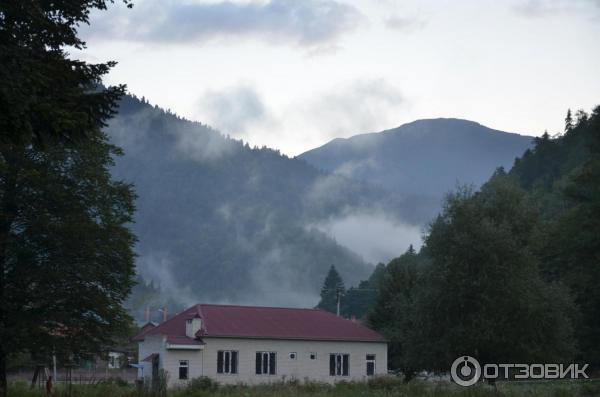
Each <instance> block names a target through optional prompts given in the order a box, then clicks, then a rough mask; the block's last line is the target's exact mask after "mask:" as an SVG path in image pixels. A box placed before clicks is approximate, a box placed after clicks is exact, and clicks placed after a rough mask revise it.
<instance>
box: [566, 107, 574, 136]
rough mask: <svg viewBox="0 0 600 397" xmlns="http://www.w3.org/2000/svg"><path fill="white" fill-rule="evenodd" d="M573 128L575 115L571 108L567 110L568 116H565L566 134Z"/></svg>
mask: <svg viewBox="0 0 600 397" xmlns="http://www.w3.org/2000/svg"><path fill="white" fill-rule="evenodd" d="M572 129H573V116H572V115H571V109H568V110H567V117H565V134H566V133H568V132H569V131H571V130H572Z"/></svg>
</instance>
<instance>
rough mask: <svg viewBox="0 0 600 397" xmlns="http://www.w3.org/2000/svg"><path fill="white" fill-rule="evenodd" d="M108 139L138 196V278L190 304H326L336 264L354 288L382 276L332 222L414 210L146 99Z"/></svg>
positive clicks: (126, 111)
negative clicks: (328, 225)
mask: <svg viewBox="0 0 600 397" xmlns="http://www.w3.org/2000/svg"><path fill="white" fill-rule="evenodd" d="M106 132H107V134H108V135H109V137H110V139H111V142H113V143H114V144H116V145H117V146H119V147H121V148H122V149H123V151H124V156H122V157H120V158H118V159H116V164H115V167H114V169H113V174H114V177H116V178H118V179H122V180H125V181H128V182H131V183H133V184H134V185H135V191H136V193H137V195H138V198H137V202H136V205H137V213H136V217H135V224H134V225H132V227H133V229H134V231H135V233H136V235H137V236H138V239H139V242H138V244H137V247H136V250H137V253H138V258H137V269H138V272H139V273H140V274H141V275H142V276H143V278H144V279H145V280H146V281H150V280H153V281H154V282H155V284H158V285H160V289H161V290H162V291H165V292H166V293H167V294H168V296H169V298H170V300H171V301H175V302H179V303H180V304H190V303H192V302H194V303H196V302H199V301H203V302H214V303H217V302H233V303H253V304H277V305H291V306H310V305H315V304H316V303H317V302H318V292H319V288H320V287H321V282H322V280H323V278H324V276H325V274H326V272H327V269H328V268H329V267H330V266H331V265H332V264H334V265H335V266H336V267H337V268H338V270H339V271H340V273H341V274H342V276H343V277H344V280H345V281H346V283H348V284H349V285H353V284H357V283H358V281H359V280H362V279H365V278H367V277H368V275H369V274H370V273H371V271H372V268H373V267H372V265H370V264H368V263H367V260H365V259H363V257H361V256H360V255H358V254H357V253H355V252H353V251H352V250H351V249H350V248H352V247H345V246H343V245H341V244H340V243H338V242H336V241H335V240H334V239H333V238H332V237H331V234H328V233H327V230H326V229H324V227H323V225H324V222H327V221H328V220H329V219H335V218H336V217H344V216H345V215H347V214H354V213H361V214H362V213H372V212H373V211H375V209H376V210H377V211H381V212H384V213H385V214H386V216H391V217H393V216H396V215H398V214H399V213H400V208H401V206H402V202H401V200H400V199H398V198H397V197H395V196H393V195H389V194H388V193H387V192H385V191H383V190H382V189H378V188H373V187H371V186H367V185H366V184H363V183H357V182H354V181H351V180H349V179H347V178H344V177H342V176H336V175H330V174H328V173H326V172H323V171H319V170H317V169H316V168H314V167H313V166H311V165H309V164H307V163H306V162H305V161H303V160H300V159H291V158H288V157H286V156H284V155H282V154H280V153H279V152H277V151H275V150H272V149H268V148H251V147H250V146H249V145H248V144H244V143H243V142H241V141H237V140H234V139H230V138H228V137H225V136H223V135H221V134H220V133H218V132H217V131H215V130H213V129H211V128H210V127H208V126H206V125H203V124H200V123H196V122H191V121H188V120H185V119H182V118H180V117H177V116H176V115H174V114H172V113H170V112H168V111H164V110H162V109H160V108H158V107H153V106H151V105H149V104H148V103H147V102H146V101H144V100H140V99H137V98H135V97H131V96H128V97H125V98H124V99H123V100H122V102H121V104H120V109H119V114H118V116H117V117H116V118H115V119H113V120H112V121H111V123H110V125H109V126H108V128H107V129H106ZM394 214H396V215H394ZM362 232H363V233H364V231H362ZM404 248H405V247H402V246H400V247H397V248H396V247H394V251H395V250H396V249H397V250H398V251H402V250H403V249H404Z"/></svg>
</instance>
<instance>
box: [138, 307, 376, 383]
mask: <svg viewBox="0 0 600 397" xmlns="http://www.w3.org/2000/svg"><path fill="white" fill-rule="evenodd" d="M135 340H137V341H138V343H139V363H140V364H142V368H140V370H139V371H140V372H139V376H140V377H144V378H152V377H153V376H157V374H158V371H159V370H161V369H162V370H164V371H165V372H166V373H167V376H168V383H169V386H176V385H184V384H185V383H186V382H188V381H189V380H191V379H193V378H197V377H201V376H207V377H210V378H212V379H214V380H216V381H218V382H220V383H229V384H235V383H245V384H257V383H268V382H274V381H288V380H299V381H306V380H310V381H319V382H328V383H332V382H335V381H338V380H354V381H356V380H365V379H367V378H368V377H370V376H376V375H383V374H386V373H387V343H386V341H385V339H384V338H383V337H382V336H381V335H380V334H378V333H377V332H375V331H373V330H371V329H369V328H367V327H365V326H363V325H361V324H360V323H358V322H355V321H350V320H346V319H343V318H341V317H337V316H335V315H333V314H331V313H328V312H325V311H322V310H317V309H290V308H265V307H251V306H227V305H196V306H193V307H191V308H189V309H187V310H185V311H184V312H182V313H180V314H178V315H176V316H175V317H173V318H171V319H170V320H168V321H166V322H164V323H162V324H160V325H158V326H148V327H145V329H143V330H142V332H141V333H140V334H139V335H138V336H136V337H135Z"/></svg>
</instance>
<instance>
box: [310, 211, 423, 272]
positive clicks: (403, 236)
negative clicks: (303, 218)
mask: <svg viewBox="0 0 600 397" xmlns="http://www.w3.org/2000/svg"><path fill="white" fill-rule="evenodd" d="M312 227H315V228H316V229H318V230H320V231H322V232H324V233H326V234H328V235H329V236H331V237H333V238H335V239H336V241H337V242H338V243H340V244H342V245H345V246H346V247H352V250H353V251H355V252H357V253H358V254H360V255H361V256H362V257H363V258H364V259H365V260H367V261H368V262H371V263H379V262H382V263H387V262H388V261H390V260H391V259H393V258H395V257H397V256H399V254H401V253H402V252H405V251H406V249H407V248H408V246H409V245H410V244H412V245H413V246H414V247H415V249H417V248H419V247H420V246H421V236H422V232H421V229H420V227H419V226H414V225H410V224H406V223H402V222H400V221H397V220H395V219H394V218H393V217H390V215H389V214H387V213H385V212H378V211H371V212H367V211H357V212H349V213H346V214H344V215H342V216H340V217H335V218H331V219H328V220H326V221H322V222H319V223H316V224H314V225H312Z"/></svg>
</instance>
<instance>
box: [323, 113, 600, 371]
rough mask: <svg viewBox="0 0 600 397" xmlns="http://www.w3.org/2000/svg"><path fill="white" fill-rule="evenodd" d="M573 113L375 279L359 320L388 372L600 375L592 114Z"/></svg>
mask: <svg viewBox="0 0 600 397" xmlns="http://www.w3.org/2000/svg"><path fill="white" fill-rule="evenodd" d="M570 114H571V112H570V111H569V116H568V117H567V119H566V126H565V132H564V133H563V134H560V135H558V136H554V137H550V136H549V135H548V134H547V133H546V134H544V135H543V136H541V137H539V138H536V139H535V142H534V143H535V144H534V147H533V148H532V149H530V150H527V151H526V152H525V153H524V154H523V156H521V157H520V158H518V159H517V160H516V161H515V164H514V166H513V168H512V169H511V170H510V171H509V172H506V171H505V170H504V169H503V168H499V169H498V170H497V171H496V172H495V174H494V175H493V176H492V177H491V178H490V180H489V181H488V182H486V183H485V184H484V185H483V186H482V187H481V189H479V190H476V191H475V190H473V189H472V188H469V187H463V188H458V189H456V190H455V191H453V192H451V193H449V194H448V195H447V197H446V199H445V202H444V206H443V209H442V211H441V213H440V214H439V215H438V216H437V217H436V218H435V219H434V220H433V221H432V222H431V224H430V226H429V229H428V232H427V234H426V236H425V238H424V245H423V247H422V248H421V250H420V251H419V252H415V251H414V250H412V249H410V250H408V251H407V252H406V253H404V254H403V255H401V256H400V257H398V258H396V259H394V260H392V261H391V262H390V263H388V264H387V265H386V266H385V268H384V269H383V271H382V270H381V269H378V270H377V273H381V272H382V273H383V274H380V275H378V276H377V278H378V281H377V282H376V286H375V287H376V288H377V294H376V297H375V299H374V300H371V299H370V298H369V299H367V300H366V304H367V305H369V306H370V307H369V309H368V311H367V314H366V318H367V322H368V323H369V324H370V325H371V326H372V327H374V328H375V329H378V330H380V331H381V332H382V333H383V334H385V335H386V337H387V338H389V340H390V351H389V354H390V367H392V368H395V369H401V370H402V371H403V372H404V374H405V375H406V376H407V377H408V378H410V377H411V376H413V375H414V374H415V373H416V372H418V371H420V370H423V369H426V370H434V371H445V370H448V368H449V365H450V364H451V363H452V361H453V360H454V359H455V358H456V357H457V356H460V355H464V354H468V355H472V356H474V357H476V358H478V359H479V360H480V362H483V363H486V362H490V363H498V362H512V363H517V362H560V363H563V362H564V363H568V362H574V361H575V362H581V363H588V364H590V366H591V367H592V368H595V369H598V368H599V367H600V350H599V348H598V346H600V293H599V289H598V285H599V281H600V238H599V236H600V222H599V221H598V220H599V219H600V107H597V108H595V109H594V110H593V111H592V112H591V114H587V113H585V112H583V111H579V112H577V114H576V116H575V119H574V120H573V119H572V118H571V116H570ZM324 288H325V287H324ZM322 296H323V295H322ZM322 302H324V303H326V300H323V301H322ZM362 304H365V300H363V301H362ZM327 309H328V310H331V308H327ZM348 310H349V311H347V312H346V313H347V314H349V313H350V312H352V311H356V309H355V308H350V309H348Z"/></svg>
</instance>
